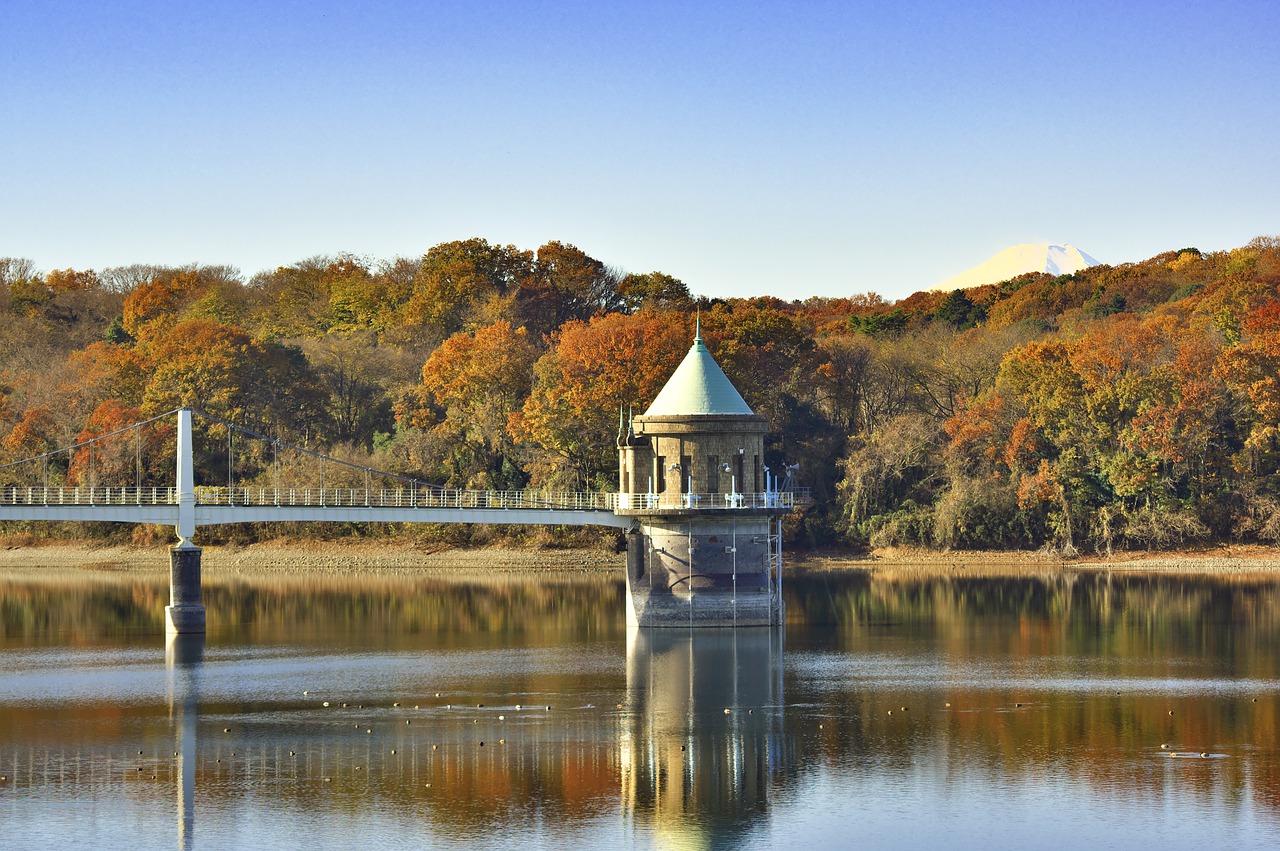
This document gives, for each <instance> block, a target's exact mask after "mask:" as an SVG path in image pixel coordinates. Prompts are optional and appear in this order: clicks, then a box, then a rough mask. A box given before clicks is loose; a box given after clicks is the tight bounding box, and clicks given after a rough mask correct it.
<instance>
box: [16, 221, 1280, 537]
mask: <svg viewBox="0 0 1280 851" xmlns="http://www.w3.org/2000/svg"><path fill="white" fill-rule="evenodd" d="M695 309H697V310H698V311H700V313H701V317H702V328H703V337H704V339H705V340H706V341H707V345H708V346H709V347H710V348H711V350H712V352H713V354H714V355H715V357H716V359H717V360H718V361H719V363H720V364H721V365H722V366H723V367H724V369H725V372H726V373H727V374H728V375H729V377H730V379H731V380H732V381H733V382H734V384H735V385H736V386H737V387H738V388H739V390H740V391H741V392H742V394H743V396H744V397H745V398H746V400H747V401H748V403H749V404H750V405H751V406H752V408H753V409H754V410H755V411H756V412H757V413H760V414H762V415H764V416H765V417H766V418H767V419H768V421H769V425H770V433H769V435H768V438H767V444H766V463H768V464H770V465H775V464H780V463H782V462H787V463H799V464H800V473H799V475H800V477H801V479H802V484H804V485H806V486H809V487H811V488H812V489H813V494H814V498H815V504H814V506H813V507H812V508H811V509H809V510H808V511H806V512H805V514H804V515H803V516H801V517H799V518H796V519H795V520H794V521H793V523H792V525H791V528H790V535H791V536H792V537H793V538H794V542H793V543H796V544H800V545H804V546H830V545H857V546H886V545H901V544H913V545H923V546H934V547H956V548H979V547H981V548H1039V547H1050V548H1054V549H1057V550H1059V551H1062V552H1065V553H1074V552H1079V551H1098V552H1110V551H1112V550H1113V549H1117V548H1118V549H1133V548H1161V547H1171V546H1179V545H1185V544H1187V543H1190V542H1195V541H1210V540H1212V541H1228V540H1231V541H1264V542H1270V541H1274V540H1276V539H1278V538H1280V451H1278V446H1277V436H1278V435H1277V429H1278V428H1280V238H1274V237H1259V238H1258V239H1255V240H1253V241H1252V242H1250V243H1249V244H1248V245H1245V246H1243V247H1240V248H1237V249H1233V250H1230V251H1219V252H1201V251H1199V250H1197V249H1195V248H1185V249H1181V250H1177V251H1170V252H1166V253H1163V254H1160V255H1157V256H1156V257H1153V258H1151V259H1149V260H1146V261H1143V262H1140V263H1126V264H1121V265H1116V266H1108V265H1102V266H1096V267H1093V268H1090V269H1086V270H1083V271H1080V272H1077V273H1074V274H1071V275H1061V276H1053V275H1047V274H1029V275H1023V276H1021V277H1018V278H1014V279H1012V280H1009V281H1004V282H1001V283H999V284H992V285H987V286H982V287H976V288H972V289H969V290H964V291H961V290H956V291H952V292H937V291H931V292H919V293H915V294H913V295H911V296H909V297H907V298H904V299H901V300H898V301H896V302H891V301H886V300H884V299H882V298H880V297H879V296H877V295H876V294H875V293H867V294H861V295H855V296H852V297H849V298H818V297H813V298H808V299H803V300H792V301H784V300H782V299H778V298H772V297H761V298H750V299H740V298H725V299H720V298H716V299H709V298H706V297H701V296H696V295H694V294H692V293H691V292H690V290H689V287H688V286H687V285H686V284H685V283H684V282H682V281H680V280H678V279H676V278H674V277H672V276H670V275H667V274H664V273H662V272H651V273H648V274H625V273H623V272H621V271H619V270H618V269H616V268H613V267H611V266H609V265H608V264H606V263H605V262H602V261H600V260H597V259H596V258H593V257H591V256H589V255H588V254H586V253H585V252H583V251H582V250H580V249H578V248H577V247H575V246H573V245H569V244H567V243H561V242H549V243H547V244H546V245H543V246H541V247H539V248H538V249H536V250H526V249H521V248H518V247H516V246H512V245H505V246H503V245H493V244H490V243H489V242H487V241H486V240H484V239H468V240H462V241H456V242H448V243H444V244H441V245H437V246H435V247H433V248H431V249H430V250H429V251H427V252H426V254H424V255H423V256H422V257H420V258H396V259H394V260H391V261H383V262H374V261H370V260H367V259H363V258H358V257H354V256H350V255H340V256H336V257H315V258H311V259H308V260H304V261H301V262H298V263H295V264H292V265H289V266H284V267H280V268H278V269H276V270H274V271H271V272H264V273H261V274H258V275H255V276H253V277H252V278H249V279H245V278H244V277H243V276H242V275H241V274H240V273H239V272H238V270H236V269H234V268H231V267H227V266H202V265H198V264H194V265H190V266H185V267H176V268H175V267H159V266H146V265H133V266H128V267H118V268H111V269H104V270H99V271H94V270H74V269H62V270H57V269H55V270H52V271H49V272H41V271H40V270H38V269H36V268H35V266H34V264H32V263H31V262H30V261H26V260H23V259H17V258H3V259H0V463H5V462H8V461H11V460H16V459H19V458H25V457H30V456H32V455H36V454H39V453H42V452H46V451H49V450H52V449H54V448H56V447H59V446H65V445H68V444H71V443H75V442H78V441H82V440H85V439H88V438H90V437H93V436H95V435H101V434H106V433H108V432H111V431H113V430H114V429H116V428H119V427H120V426H121V425H125V424H128V423H131V422H134V421H137V420H141V419H145V418H146V417H148V416H151V415H154V414H156V413H160V412H163V411H166V410H170V409H172V408H174V407H178V406H180V405H189V406H193V407H198V408H201V409H203V410H205V411H207V412H209V413H211V414H213V415H215V416H217V417H220V418H222V419H224V420H227V421H229V422H233V423H235V424H236V425H239V426H243V427H245V428H247V429H250V430H252V431H256V432H260V433H263V434H269V435H272V436H278V437H281V438H283V439H286V440H289V441H291V442H295V443H298V444H300V445H304V446H307V447H309V448H312V449H315V450H317V451H322V452H325V453H327V454H331V455H333V456H335V457H339V458H343V459H345V460H350V461H353V462H356V463H360V464H365V465H368V466H372V467H376V468H379V469H385V470H388V471H391V472H395V473H399V474H403V475H407V476H413V477H416V478H420V479H423V480H425V481H430V482H433V483H438V484H441V485H446V486H450V487H459V488H473V489H515V488H523V487H534V488H554V489H586V488H591V489H610V488H612V487H614V486H615V483H616V455H615V449H614V446H615V438H616V436H617V432H618V423H619V414H620V412H626V411H628V410H632V411H635V412H636V413H640V412H643V410H644V408H645V407H646V406H647V405H648V404H649V402H650V401H652V399H653V397H654V396H655V395H656V394H657V391H658V389H659V388H660V387H661V386H662V385H663V383H665V381H666V379H667V378H668V377H669V375H670V374H671V372H672V370H674V368H675V366H676V365H677V364H678V363H679V361H680V359H681V358H682V357H683V356H684V353H685V352H686V351H687V350H688V347H689V343H690V340H691V338H692V335H693V329H692V314H693V312H694V310H695ZM172 440H173V435H172V429H171V427H169V426H166V425H165V424H163V423H159V424H157V425H156V426H155V427H153V428H150V429H148V430H147V431H146V433H145V436H144V437H143V438H140V439H139V441H140V442H141V443H143V444H145V446H139V445H138V443H137V442H135V443H134V444H130V445H129V446H123V445H122V446H121V447H119V449H118V451H116V452H115V453H114V454H113V453H112V452H110V451H106V452H102V453H100V454H99V456H97V457H95V458H92V459H86V458H85V457H84V453H76V454H71V455H69V456H66V457H64V458H61V459H60V460H57V461H56V462H55V463H53V464H52V468H51V469H50V468H49V467H48V466H46V469H45V471H44V475H46V476H52V481H53V482H54V483H66V484H77V483H87V480H86V476H88V475H89V474H90V473H89V469H88V464H93V465H96V466H95V467H94V469H93V472H92V475H94V476H96V477H97V478H96V481H97V482H99V483H107V482H110V481H111V478H112V477H113V476H114V477H116V478H118V479H120V483H121V484H133V483H134V481H136V480H139V479H145V480H146V481H149V482H150V481H155V482H163V481H165V480H166V479H167V477H171V475H172V473H171V471H170V470H169V467H170V466H171V461H170V460H169V459H170V458H171V455H169V456H167V457H166V453H165V451H164V450H165V447H167V446H169V445H170V444H171V442H172ZM207 443H208V444H209V445H208V446H207V447H206V449H205V450H204V451H205V452H206V454H207V456H208V457H207V458H206V459H205V460H206V461H207V462H208V464H207V465H206V466H210V465H211V466H216V465H217V464H219V463H221V464H222V465H223V466H226V465H227V464H228V463H232V462H227V461H225V460H222V461H219V460H217V458H218V452H219V450H218V448H217V447H216V446H215V445H214V444H215V443H216V441H213V440H210V441H207ZM144 448H145V450H146V451H145V452H144V451H143V449H144ZM144 455H145V457H146V458H147V459H148V460H147V461H146V462H145V463H142V464H140V463H138V459H140V458H142V457H143V456H144ZM233 466H234V467H235V469H234V470H233V471H232V473H233V475H234V479H235V481H237V482H239V483H242V484H254V483H262V484H265V485H269V484H271V483H272V482H271V481H269V479H271V477H272V476H276V477H278V476H279V475H280V473H279V469H278V467H277V468H276V469H275V470H272V469H270V467H269V464H268V462H267V460H266V459H265V457H264V456H262V455H261V454H259V455H257V456H254V455H253V454H252V453H241V454H240V455H238V456H237V457H236V458H235V459H234V462H233ZM28 474H29V471H28ZM292 474H293V475H296V476H305V475H307V473H306V471H305V470H302V469H298V470H294V471H292ZM19 475H21V474H19V473H18V472H16V471H13V470H8V471H0V484H5V483H18V481H17V478H16V477H17V476H19ZM5 477H8V478H5ZM28 477H29V476H28ZM21 483H23V484H30V482H29V481H25V480H24V481H22V482H21Z"/></svg>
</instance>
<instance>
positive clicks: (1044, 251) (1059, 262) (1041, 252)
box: [934, 243, 1098, 290]
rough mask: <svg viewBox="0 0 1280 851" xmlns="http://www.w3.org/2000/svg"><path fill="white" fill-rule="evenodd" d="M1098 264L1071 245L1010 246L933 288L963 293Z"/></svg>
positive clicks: (1065, 272) (1064, 273)
mask: <svg viewBox="0 0 1280 851" xmlns="http://www.w3.org/2000/svg"><path fill="white" fill-rule="evenodd" d="M1097 265H1098V261H1097V260H1095V259H1094V258H1092V257H1090V256H1089V255H1088V254H1085V253H1084V252H1083V251H1081V250H1080V249H1079V248H1076V247H1075V246H1074V245H1048V244H1045V243H1039V244H1028V245H1013V246H1010V247H1009V248H1006V249H1005V250H1004V251H1001V252H1000V253H999V254H997V255H996V256H994V257H992V258H991V259H990V260H988V261H986V262H985V263H979V264H978V265H977V266H974V267H973V268H972V269H969V270H968V271H966V272H961V273H960V274H959V275H956V276H955V277H954V278H951V279H949V280H946V281H943V282H942V283H941V284H938V286H936V287H934V289H937V290H963V289H968V288H969V287H980V286H982V285H983V284H995V283H999V282H1000V281H1007V280H1009V279H1010V278H1016V277H1018V276H1019V275H1025V274H1026V273H1028V272H1048V273H1049V274H1050V275H1067V274H1070V273H1071V272H1078V271H1080V270H1081V269H1087V268H1088V267H1090V266H1097Z"/></svg>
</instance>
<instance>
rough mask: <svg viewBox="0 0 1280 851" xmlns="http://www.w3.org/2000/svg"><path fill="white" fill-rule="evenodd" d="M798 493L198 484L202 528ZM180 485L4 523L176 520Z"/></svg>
mask: <svg viewBox="0 0 1280 851" xmlns="http://www.w3.org/2000/svg"><path fill="white" fill-rule="evenodd" d="M796 502H797V500H796V497H795V494H792V493H790V492H769V493H755V494H750V493H748V494H723V493H717V494H680V493H674V494H617V493H601V492H551V491H466V490H453V489H447V488H397V489H369V488H224V487H204V486H201V487H196V488H195V489H194V492H193V503H192V504H193V507H194V513H195V523H196V525H197V526H213V525H219V524H225V523H269V522H349V523H494V524H550V525H592V526H610V527H614V528H623V529H625V528H628V527H630V526H631V525H632V524H633V523H634V522H635V521H634V520H633V519H632V518H633V517H634V516H635V515H639V514H648V513H656V512H666V511H669V512H671V513H675V514H680V513H686V512H701V511H707V510H721V511H753V512H758V511H761V510H764V511H768V512H770V513H772V512H774V511H785V510H790V509H791V508H792V507H794V506H795V504H796ZM179 505H180V500H179V492H178V489H177V488H136V487H120V488H87V487H83V488H44V487H12V486H5V487H0V520H86V521H87V520H95V521H108V522H119V523H156V524H163V525H169V524H176V523H177V521H178V511H179Z"/></svg>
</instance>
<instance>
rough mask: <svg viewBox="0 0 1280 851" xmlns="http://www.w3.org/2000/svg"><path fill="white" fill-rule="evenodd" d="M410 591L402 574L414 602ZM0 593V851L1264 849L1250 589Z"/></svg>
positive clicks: (1267, 658)
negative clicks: (762, 618) (688, 625)
mask: <svg viewBox="0 0 1280 851" xmlns="http://www.w3.org/2000/svg"><path fill="white" fill-rule="evenodd" d="M438 575H439V574H438V572H437V573H436V574H433V576H437V577H438ZM166 597H167V588H166V586H165V585H164V584H163V583H162V582H160V581H157V580H153V579H151V578H142V579H140V578H137V577H133V576H130V575H128V574H103V575H101V576H97V577H90V578H83V577H64V578H49V579H31V578H26V579H16V578H9V579H4V578H0V846H3V847H4V848H48V847H53V846H62V847H66V846H72V847H93V848H131V849H132V848H178V849H186V848H208V849H228V848H339V847H348V848H352V847H374V848H377V847H386V848H398V847H421V846H425V847H463V846H465V847H469V848H470V847H488V848H506V849H512V848H557V849H559V848H578V847H610V848H612V847H640V848H689V849H701V848H797V847H801V848H828V847H831V848H837V847H839V848H889V847H900V848H908V847H946V848H984V849H985V848H1019V849H1026V848H1088V849H1098V848H1146V847H1163V848H1198V849H1202V848H1266V847H1276V846H1277V845H1280V582H1277V581H1276V580H1275V579H1274V578H1267V577H1253V578H1251V577H1247V576H1231V577H1222V578H1202V577H1196V578H1178V577H1169V576H1145V575H1134V574H1095V573H1080V574H1073V573H1067V574H1062V575H1046V576H1044V577H1025V576H1022V577H1011V578H986V579H963V578H948V577H937V576H932V577H931V576H918V575H913V574H911V573H910V572H909V571H908V572H904V573H901V574H899V575H897V576H883V577H880V578H873V577H870V576H868V575H866V574H863V573H856V572H855V573H840V574H811V575H800V576H795V577H791V576H789V577H788V583H787V606H788V624H787V626H786V628H785V630H780V629H767V628H765V629H761V628H756V629H741V630H737V631H734V630H694V631H690V630H679V629H677V630H651V631H643V632H640V631H630V632H629V631H628V630H627V629H626V628H625V626H624V616H623V586H622V578H621V576H620V575H619V576H618V577H616V578H613V577H602V576H592V577H587V578H568V577H564V576H558V575H550V576H529V577H510V576H509V577H506V578H503V577H501V576H495V577H493V578H479V579H477V578H470V579H457V580H447V579H441V578H429V577H415V576H412V575H402V576H390V577H346V578H341V577H340V578H331V577H324V576H318V575H314V574H309V575H300V576H294V577H290V576H287V575H284V576H277V577H274V578H271V577H261V578H257V579H237V578H225V577H224V578H217V577H214V576H210V577H208V578H207V580H206V589H205V602H206V604H207V605H208V609H209V623H210V633H209V635H208V636H207V638H204V639H195V640H182V641H170V642H167V643H166V640H165V636H164V634H163V606H164V604H165V602H166Z"/></svg>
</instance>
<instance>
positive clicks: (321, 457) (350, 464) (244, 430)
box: [0, 409, 445, 490]
mask: <svg viewBox="0 0 1280 851" xmlns="http://www.w3.org/2000/svg"><path fill="white" fill-rule="evenodd" d="M192 413H194V414H198V415H199V416H200V417H201V418H203V419H205V420H208V421H209V422H212V423H218V424H220V425H224V426H227V427H228V428H232V429H235V430H236V431H238V432H240V433H241V434H244V435H248V436H249V437H253V438H257V439H258V440H265V441H267V442H269V443H271V444H272V445H273V446H276V447H284V448H285V449H291V450H293V451H294V452H297V453H300V454H302V455H307V456H309V457H311V458H316V459H319V460H321V461H324V462H331V463H334V464H337V465H339V466H342V467H348V468H350V469H352V470H361V471H368V472H370V473H376V474H377V475H379V476H385V477H387V478H389V479H395V480H396V481H401V482H407V483H409V484H411V485H421V486H424V487H428V488H433V489H435V490H445V487H444V486H443V485H435V484H432V483H430V482H424V481H422V480H421V479H416V478H414V477H412V476H402V475H400V474H399V473H392V472H389V471H387V470H379V469H378V468H377V467H368V466H365V465H363V464H356V463H353V462H351V461H343V460H342V459H341V458H333V457H330V456H328V455H325V454H324V453H322V452H316V451H315V450H314V449H307V448H305V447H302V446H298V445H297V444H294V443H289V442H288V441H286V440H281V439H280V438H278V437H270V436H268V435H265V434H260V433H258V432H256V431H254V430H253V429H248V428H244V427H243V426H238V425H236V424H235V423H231V422H228V421H226V420H224V419H222V418H221V417H216V416H214V415H213V414H209V413H206V412H204V411H201V410H198V409H193V410H192ZM0 469H2V468H0ZM322 469H323V468H322Z"/></svg>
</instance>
